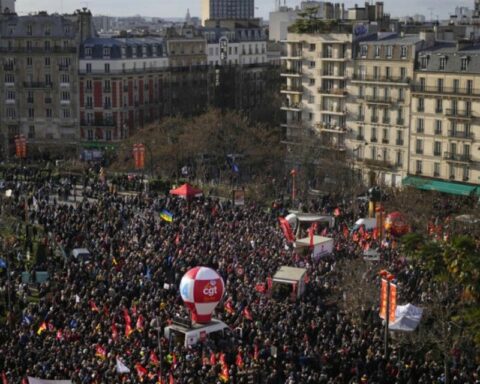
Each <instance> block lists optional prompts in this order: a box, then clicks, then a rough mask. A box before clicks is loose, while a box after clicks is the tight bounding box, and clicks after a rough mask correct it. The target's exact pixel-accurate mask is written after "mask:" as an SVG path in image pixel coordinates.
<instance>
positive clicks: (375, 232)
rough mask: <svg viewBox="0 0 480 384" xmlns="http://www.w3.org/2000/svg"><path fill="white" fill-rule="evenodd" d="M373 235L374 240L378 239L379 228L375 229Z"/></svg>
mask: <svg viewBox="0 0 480 384" xmlns="http://www.w3.org/2000/svg"><path fill="white" fill-rule="evenodd" d="M372 235H373V239H374V240H377V239H378V228H377V227H375V228H373V232H372Z"/></svg>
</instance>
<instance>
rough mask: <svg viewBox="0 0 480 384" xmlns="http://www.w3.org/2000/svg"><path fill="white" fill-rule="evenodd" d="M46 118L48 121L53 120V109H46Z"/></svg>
mask: <svg viewBox="0 0 480 384" xmlns="http://www.w3.org/2000/svg"><path fill="white" fill-rule="evenodd" d="M45 117H46V118H47V119H51V118H52V109H51V108H47V109H45Z"/></svg>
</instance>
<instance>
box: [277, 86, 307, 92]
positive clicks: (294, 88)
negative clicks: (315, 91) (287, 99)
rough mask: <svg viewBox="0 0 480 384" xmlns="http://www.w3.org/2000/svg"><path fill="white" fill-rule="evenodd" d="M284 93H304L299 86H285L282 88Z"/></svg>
mask: <svg viewBox="0 0 480 384" xmlns="http://www.w3.org/2000/svg"><path fill="white" fill-rule="evenodd" d="M281 90H282V91H288V92H303V87H302V86H299V85H285V84H283V85H282V87H281Z"/></svg>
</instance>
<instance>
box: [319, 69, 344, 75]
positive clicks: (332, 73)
mask: <svg viewBox="0 0 480 384" xmlns="http://www.w3.org/2000/svg"><path fill="white" fill-rule="evenodd" d="M320 73H321V74H322V76H328V77H345V76H346V74H345V72H344V73H341V71H325V70H324V71H322V72H320Z"/></svg>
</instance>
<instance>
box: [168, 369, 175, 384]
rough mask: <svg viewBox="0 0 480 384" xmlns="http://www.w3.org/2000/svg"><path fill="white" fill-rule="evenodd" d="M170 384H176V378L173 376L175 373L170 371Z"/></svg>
mask: <svg viewBox="0 0 480 384" xmlns="http://www.w3.org/2000/svg"><path fill="white" fill-rule="evenodd" d="M168 384H175V378H174V377H173V373H172V372H170V374H169V375H168Z"/></svg>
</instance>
